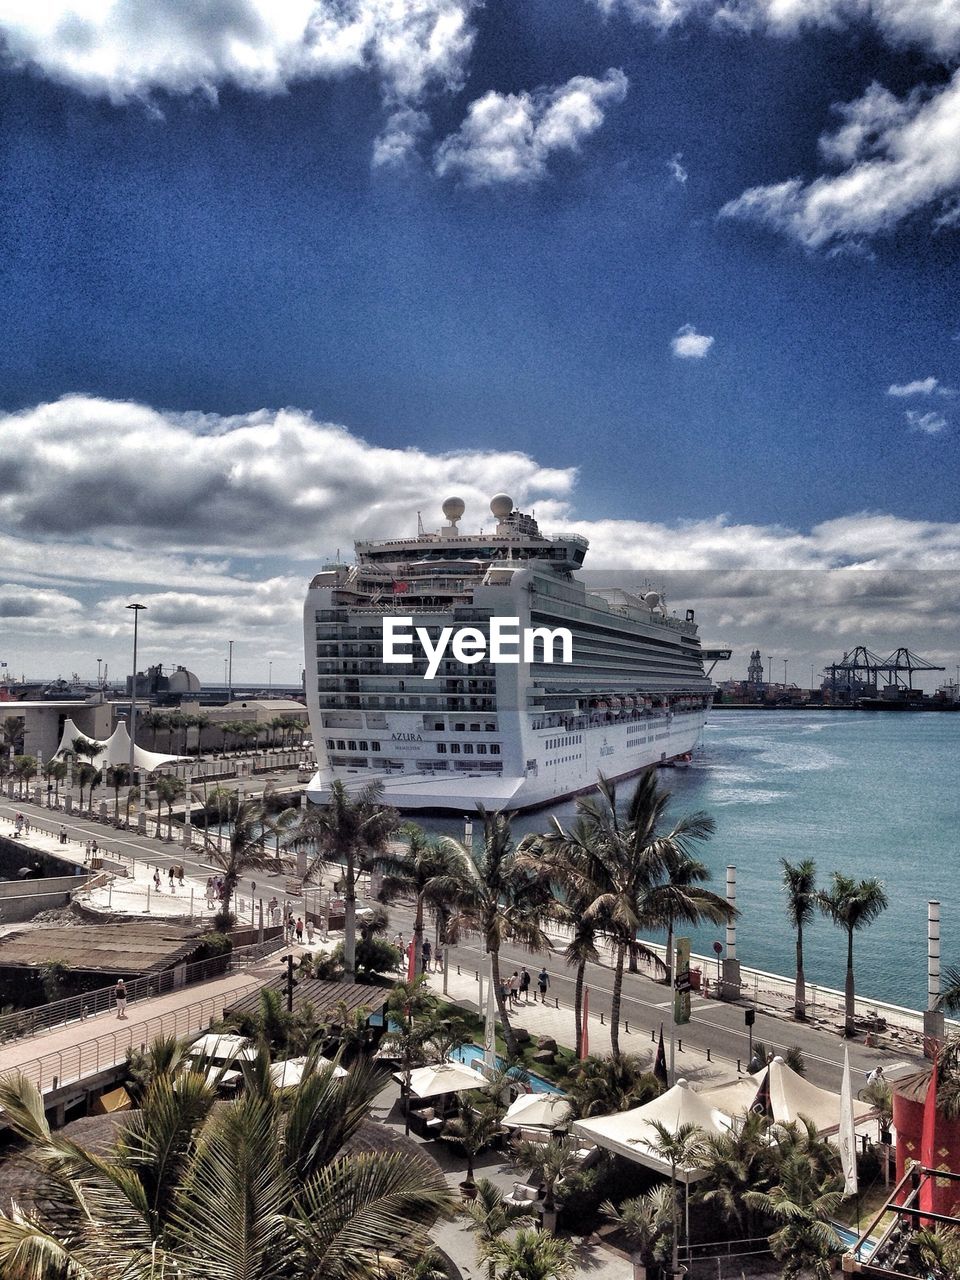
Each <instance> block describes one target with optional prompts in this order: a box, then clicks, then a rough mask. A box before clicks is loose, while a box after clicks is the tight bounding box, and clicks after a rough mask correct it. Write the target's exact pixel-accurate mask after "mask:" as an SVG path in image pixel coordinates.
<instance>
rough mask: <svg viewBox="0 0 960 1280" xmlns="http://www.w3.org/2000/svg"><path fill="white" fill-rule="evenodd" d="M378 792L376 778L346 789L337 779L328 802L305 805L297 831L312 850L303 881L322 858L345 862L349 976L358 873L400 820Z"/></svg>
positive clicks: (346, 968) (354, 946) (348, 976)
mask: <svg viewBox="0 0 960 1280" xmlns="http://www.w3.org/2000/svg"><path fill="white" fill-rule="evenodd" d="M382 795H383V786H382V784H380V783H368V784H367V785H366V786H365V787H361V788H360V790H359V791H357V792H355V793H353V794H351V793H349V792H348V791H347V789H346V787H345V786H344V785H343V783H342V782H341V781H340V780H339V779H336V780H335V781H334V782H333V783H332V784H331V786H330V800H329V802H328V803H327V804H326V805H322V806H311V807H310V808H308V809H307V810H306V812H305V814H304V815H303V819H302V823H301V830H300V834H299V837H298V838H299V839H301V840H303V841H305V842H306V843H307V844H309V845H312V847H313V848H314V849H315V850H316V854H315V856H314V858H313V860H312V862H311V863H310V864H309V865H308V867H307V873H306V876H305V877H304V881H305V883H306V882H309V881H310V880H312V879H313V878H314V877H316V876H317V875H318V874H319V873H320V872H321V870H322V867H323V865H324V864H325V863H327V862H330V861H334V862H337V863H340V864H341V865H342V866H343V868H344V895H343V896H344V916H345V919H344V926H343V967H344V976H345V978H346V980H347V981H348V982H352V981H353V978H354V976H355V973H356V952H357V873H358V871H359V870H360V869H361V867H363V866H364V865H365V863H366V860H367V859H368V858H370V857H373V856H374V855H377V854H381V853H383V852H385V851H386V848H387V843H388V841H389V839H390V836H391V835H392V834H393V833H394V832H395V831H396V829H397V827H398V826H399V825H400V815H399V814H398V813H397V811H396V810H395V809H388V808H386V807H385V806H384V805H382V804H380V797H381V796H382Z"/></svg>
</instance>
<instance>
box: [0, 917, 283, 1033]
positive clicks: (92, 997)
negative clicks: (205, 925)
mask: <svg viewBox="0 0 960 1280" xmlns="http://www.w3.org/2000/svg"><path fill="white" fill-rule="evenodd" d="M283 945H284V941H283V938H282V936H281V937H277V938H269V939H267V941H265V942H260V943H254V944H253V945H252V946H249V947H237V948H235V949H234V950H233V951H230V952H226V953H224V954H223V955H222V956H212V957H211V958H210V959H208V960H197V961H194V962H193V963H192V964H184V965H178V966H177V968H175V969H165V970H164V971H163V972H162V973H150V974H147V975H146V976H145V977H143V978H134V979H132V980H131V981H130V982H128V983H126V984H125V985H126V988H127V1001H128V1004H134V1003H135V1002H136V1001H138V1000H149V999H152V998H153V997H154V996H162V995H166V994H167V993H168V992H170V991H176V990H178V989H179V988H180V987H186V986H192V985H193V983H195V982H206V981H208V980H209V979H210V978H218V977H221V976H223V974H226V973H233V972H236V971H239V970H242V969H244V968H247V967H249V966H250V965H251V964H256V963H257V962H258V961H259V960H262V959H263V958H264V956H267V955H270V954H271V952H273V951H277V950H279V949H280V948H281V947H282V946H283ZM113 993H114V988H113V987H112V986H109V987H98V988H97V989H96V990H95V991H84V992H81V993H80V995H76V996H67V997H65V998H64V999H62V1000H52V1001H50V1003H49V1004H44V1005H40V1006H39V1007H38V1008H36V1009H21V1010H18V1011H17V1012H15V1013H5V1014H3V1015H2V1016H0V1043H3V1042H5V1041H10V1040H20V1039H25V1038H26V1037H28V1036H35V1035H40V1034H42V1033H43V1032H45V1031H52V1030H53V1029H55V1028H58V1027H65V1026H69V1025H70V1024H71V1023H73V1022H85V1021H86V1020H87V1019H88V1018H95V1017H96V1016H97V1015H98V1014H101V1013H106V1012H108V1011H111V1010H112V1009H113V1008H114V995H113Z"/></svg>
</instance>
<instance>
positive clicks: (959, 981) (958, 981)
mask: <svg viewBox="0 0 960 1280" xmlns="http://www.w3.org/2000/svg"><path fill="white" fill-rule="evenodd" d="M940 986H941V990H940V998H939V999H938V1001H937V1008H938V1009H943V1011H944V1012H945V1013H960V965H950V966H949V967H948V968H946V969H944V971H943V978H942V980H941V984H940Z"/></svg>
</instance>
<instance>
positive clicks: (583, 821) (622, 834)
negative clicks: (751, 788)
mask: <svg viewBox="0 0 960 1280" xmlns="http://www.w3.org/2000/svg"><path fill="white" fill-rule="evenodd" d="M669 801H670V794H669V792H667V791H661V790H660V789H659V787H658V784H657V778H656V770H654V769H647V770H646V771H645V772H644V773H643V774H641V776H640V778H639V780H638V782H637V784H636V787H635V788H634V791H633V793H632V795H631V797H630V800H629V802H628V804H627V808H626V812H625V813H623V814H621V813H620V812H619V810H618V808H617V796H616V789H615V787H614V786H613V784H612V783H610V782H608V781H607V779H606V778H604V777H602V776H601V778H600V781H599V783H598V785H597V795H596V796H590V797H587V798H586V799H582V800H578V801H577V809H578V812H579V815H580V816H579V818H578V819H577V821H576V822H575V823H574V824H573V825H572V827H571V828H570V829H569V830H568V831H565V830H564V829H563V828H562V827H560V825H559V824H557V827H556V831H555V832H554V833H552V834H551V836H550V837H549V839H550V841H551V843H552V842H556V843H557V844H558V845H559V849H560V853H561V856H565V857H567V858H568V859H569V861H570V867H571V874H573V875H578V876H581V877H585V878H587V879H588V880H589V881H590V882H592V883H593V884H595V885H596V886H597V887H598V889H599V892H598V894H597V896H596V897H595V899H594V901H593V903H592V904H591V906H590V907H588V908H587V911H586V914H588V915H590V916H594V917H596V918H597V919H598V920H599V921H601V922H602V924H603V926H604V929H605V931H606V932H607V933H609V935H610V937H611V939H612V941H613V944H614V954H615V961H614V974H613V996H612V1000H611V1008H610V1047H611V1051H612V1052H613V1055H614V1056H615V1057H617V1056H619V1054H620V1006H621V1002H622V995H623V967H624V959H625V957H626V954H627V951H628V949H629V948H632V947H638V948H639V949H640V951H641V953H643V954H646V955H647V956H648V957H650V958H652V959H655V962H656V963H657V964H658V965H659V964H661V962H660V960H659V958H656V957H654V954H653V953H652V952H651V951H650V949H649V948H646V947H644V946H642V944H638V943H637V941H636V939H637V933H638V931H639V930H640V929H649V928H657V927H659V926H660V925H662V924H663V923H664V922H665V919H666V917H665V915H664V909H663V908H664V903H665V901H666V900H667V899H668V898H669V897H671V896H672V895H670V894H667V893H666V891H665V886H666V885H667V884H669V880H668V872H669V867H670V865H671V864H674V863H679V862H681V861H682V859H683V858H685V857H689V856H690V849H691V847H693V846H694V845H696V844H698V843H699V842H700V841H702V840H706V839H707V838H708V837H709V836H710V834H711V832H712V831H713V821H712V819H710V818H709V817H708V816H707V815H706V814H704V813H694V814H691V815H690V816H689V817H684V818H680V819H678V820H677V821H676V822H675V823H674V825H673V826H672V827H671V828H670V829H669V830H664V826H665V817H666V809H667V806H668V804H669ZM658 886H659V887H660V888H661V893H660V895H659V897H657V898H654V897H652V896H651V895H652V894H653V891H654V889H656V888H657V887H658ZM675 901H676V903H677V914H679V903H680V899H679V898H675ZM724 905H726V904H724Z"/></svg>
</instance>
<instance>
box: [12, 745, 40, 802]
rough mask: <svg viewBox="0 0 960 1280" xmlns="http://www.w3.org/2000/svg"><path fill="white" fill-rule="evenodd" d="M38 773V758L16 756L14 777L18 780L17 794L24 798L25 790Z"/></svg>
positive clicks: (14, 758) (14, 759)
mask: <svg viewBox="0 0 960 1280" xmlns="http://www.w3.org/2000/svg"><path fill="white" fill-rule="evenodd" d="M36 772H37V757H36V756H14V757H13V776H14V777H15V778H16V779H17V784H18V786H17V794H18V795H19V796H20V797H21V799H22V798H23V789H24V787H25V786H27V785H28V784H29V782H30V779H31V778H32V777H33V776H34V775H35V774H36Z"/></svg>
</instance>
